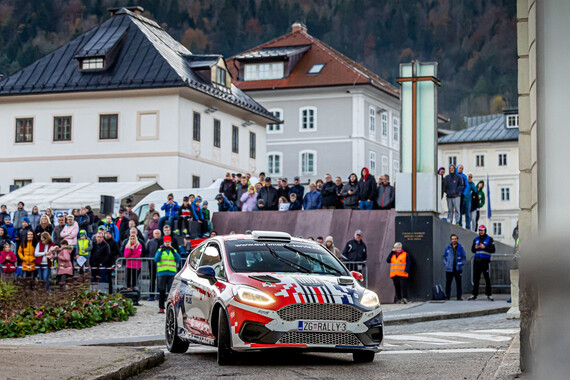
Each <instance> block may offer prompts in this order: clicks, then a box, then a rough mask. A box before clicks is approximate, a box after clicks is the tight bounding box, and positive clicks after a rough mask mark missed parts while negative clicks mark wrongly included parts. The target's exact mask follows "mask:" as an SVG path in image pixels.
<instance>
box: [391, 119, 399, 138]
mask: <svg viewBox="0 0 570 380" xmlns="http://www.w3.org/2000/svg"><path fill="white" fill-rule="evenodd" d="M392 129H393V130H394V131H393V136H392V138H393V139H394V143H395V144H397V143H398V141H399V140H400V119H398V118H397V117H395V118H393V119H392Z"/></svg>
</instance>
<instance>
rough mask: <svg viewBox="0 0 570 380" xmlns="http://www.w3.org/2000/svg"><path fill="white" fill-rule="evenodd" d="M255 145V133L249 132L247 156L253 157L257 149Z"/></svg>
mask: <svg viewBox="0 0 570 380" xmlns="http://www.w3.org/2000/svg"><path fill="white" fill-rule="evenodd" d="M256 145H257V144H256V140H255V133H253V132H249V158H255V156H256V150H257V148H256Z"/></svg>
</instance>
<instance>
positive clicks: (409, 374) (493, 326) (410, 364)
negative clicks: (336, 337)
mask: <svg viewBox="0 0 570 380" xmlns="http://www.w3.org/2000/svg"><path fill="white" fill-rule="evenodd" d="M518 327H519V326H518V321H509V320H506V319H505V316H504V314H500V315H491V316H486V317H477V318H466V319H456V320H446V321H434V322H423V323H414V324H408V325H399V326H389V327H387V328H386V337H385V340H384V350H383V351H382V352H381V353H379V354H377V355H376V359H375V360H374V362H372V363H367V364H355V363H354V362H353V361H352V355H350V354H330V353H314V354H312V353H307V354H292V353H282V352H281V353H280V352H268V353H249V354H242V355H241V356H240V358H239V361H238V363H237V365H235V366H228V367H220V366H218V365H217V364H216V349H215V348H209V347H205V346H198V345H192V346H191V347H190V349H189V350H188V352H187V353H185V354H181V355H180V354H170V353H167V355H166V361H165V363H164V364H163V365H161V366H160V367H157V368H154V369H152V370H149V371H147V372H145V373H143V374H141V375H140V376H139V377H137V378H138V379H188V378H192V379H198V378H199V379H207V378H216V377H231V378H244V379H245V378H247V379H279V378H283V379H285V378H286V379H300V378H302V379H345V378H346V379H358V380H363V379H492V378H493V375H494V374H495V371H496V370H497V368H498V366H499V365H500V363H501V359H502V356H503V354H504V352H505V350H506V349H507V348H508V347H509V345H510V343H511V341H512V338H513V337H514V335H515V334H516V333H517V332H518ZM153 348H159V349H163V347H153Z"/></svg>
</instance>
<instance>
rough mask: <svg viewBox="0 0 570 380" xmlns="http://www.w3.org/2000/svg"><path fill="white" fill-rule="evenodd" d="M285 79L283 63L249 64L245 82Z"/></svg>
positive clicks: (246, 67)
mask: <svg viewBox="0 0 570 380" xmlns="http://www.w3.org/2000/svg"><path fill="white" fill-rule="evenodd" d="M281 78H283V62H272V63H247V64H245V67H244V80H266V79H281Z"/></svg>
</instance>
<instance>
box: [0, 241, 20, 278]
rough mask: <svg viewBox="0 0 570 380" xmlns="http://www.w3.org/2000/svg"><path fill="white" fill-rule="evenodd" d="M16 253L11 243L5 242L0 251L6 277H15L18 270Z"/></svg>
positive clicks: (3, 272)
mask: <svg viewBox="0 0 570 380" xmlns="http://www.w3.org/2000/svg"><path fill="white" fill-rule="evenodd" d="M17 261H18V260H17V259H16V254H15V253H14V252H12V249H11V246H10V243H7V242H5V243H4V246H3V249H2V252H0V266H1V268H2V274H3V276H2V277H4V278H6V277H8V278H13V277H14V274H13V273H14V272H15V271H16V262H17Z"/></svg>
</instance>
